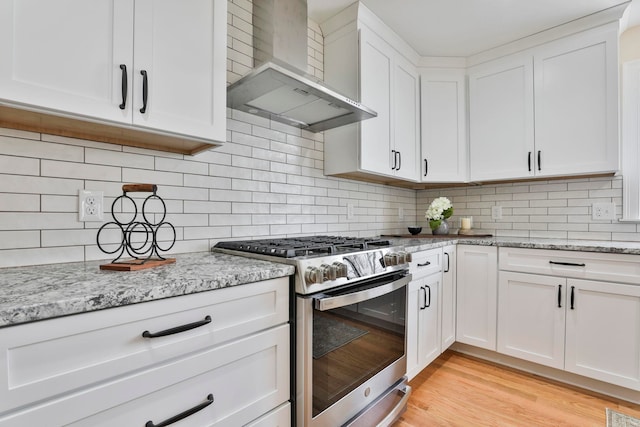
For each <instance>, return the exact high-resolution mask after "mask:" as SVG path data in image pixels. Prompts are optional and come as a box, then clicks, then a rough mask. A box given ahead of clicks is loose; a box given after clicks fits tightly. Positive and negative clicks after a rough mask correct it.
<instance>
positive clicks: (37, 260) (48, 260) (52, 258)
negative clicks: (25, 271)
mask: <svg viewBox="0 0 640 427" xmlns="http://www.w3.org/2000/svg"><path fill="white" fill-rule="evenodd" d="M103 255H104V254H103ZM84 260H85V257H84V247H82V246H69V247H55V248H30V249H9V250H0V268H3V267H14V266H17V265H36V264H58V263H62V262H76V261H84Z"/></svg>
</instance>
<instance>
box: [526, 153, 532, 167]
mask: <svg viewBox="0 0 640 427" xmlns="http://www.w3.org/2000/svg"><path fill="white" fill-rule="evenodd" d="M527 164H528V165H529V172H531V151H529V156H528V157H527Z"/></svg>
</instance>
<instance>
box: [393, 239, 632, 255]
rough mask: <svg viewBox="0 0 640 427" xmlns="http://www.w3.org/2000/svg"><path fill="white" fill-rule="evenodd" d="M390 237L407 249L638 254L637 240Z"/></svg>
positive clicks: (394, 243)
mask: <svg viewBox="0 0 640 427" xmlns="http://www.w3.org/2000/svg"><path fill="white" fill-rule="evenodd" d="M387 237H389V240H391V242H392V244H393V245H398V246H404V247H405V249H406V250H407V251H409V252H417V251H421V250H427V249H433V248H439V247H442V246H447V245H455V244H464V245H480V246H499V247H500V246H502V247H511V248H528V249H554V250H563V251H581V252H601V253H613V254H629V255H640V242H623V241H617V242H613V241H603V240H568V239H531V238H520V237H468V236H460V235H455V234H452V235H450V236H448V237H437V238H432V237H429V235H425V236H423V237H399V238H398V237H392V236H387Z"/></svg>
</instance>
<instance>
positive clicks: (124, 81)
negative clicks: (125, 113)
mask: <svg viewBox="0 0 640 427" xmlns="http://www.w3.org/2000/svg"><path fill="white" fill-rule="evenodd" d="M120 69H121V70H122V104H120V109H121V110H124V108H125V107H126V106H127V66H126V65H125V64H120Z"/></svg>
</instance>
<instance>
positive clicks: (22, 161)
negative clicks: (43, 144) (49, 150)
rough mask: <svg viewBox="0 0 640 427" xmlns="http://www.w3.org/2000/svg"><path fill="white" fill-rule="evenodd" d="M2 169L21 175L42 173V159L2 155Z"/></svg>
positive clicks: (0, 163) (3, 171) (0, 157)
mask: <svg viewBox="0 0 640 427" xmlns="http://www.w3.org/2000/svg"><path fill="white" fill-rule="evenodd" d="M0 171H1V172H2V173H10V174H19V175H40V160H39V159H31V158H28V157H14V156H3V155H0Z"/></svg>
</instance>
